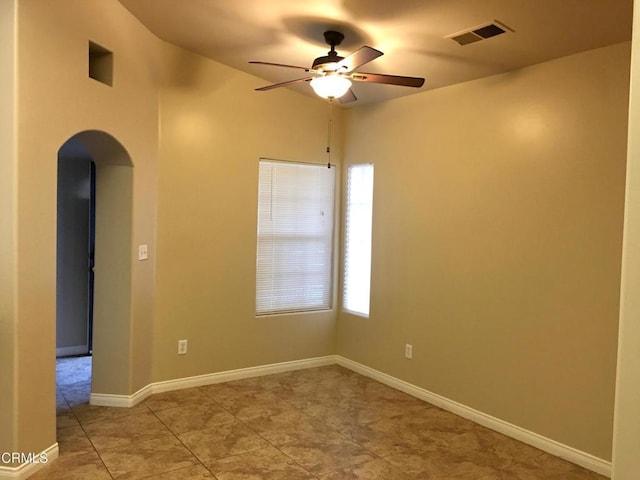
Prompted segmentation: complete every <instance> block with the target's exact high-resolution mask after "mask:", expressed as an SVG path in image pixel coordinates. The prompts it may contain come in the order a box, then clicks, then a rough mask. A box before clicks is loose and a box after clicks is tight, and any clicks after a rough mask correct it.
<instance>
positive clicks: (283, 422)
mask: <svg viewBox="0 0 640 480" xmlns="http://www.w3.org/2000/svg"><path fill="white" fill-rule="evenodd" d="M246 424H247V426H249V428H251V429H252V430H255V431H256V432H258V433H259V434H260V435H261V436H262V437H264V438H265V439H266V440H267V441H269V442H270V443H271V444H272V445H275V446H276V447H277V446H280V445H284V444H291V443H297V442H305V441H307V442H308V441H318V440H320V439H331V438H342V436H341V435H340V434H339V433H338V432H337V431H336V430H333V429H332V428H330V427H329V426H328V425H327V424H326V423H325V422H323V421H322V420H320V419H318V418H314V417H311V416H310V415H307V414H305V413H304V412H301V411H299V410H295V409H285V410H283V411H279V412H275V413H274V414H273V415H271V416H269V417H258V418H253V419H251V420H247V421H246Z"/></svg>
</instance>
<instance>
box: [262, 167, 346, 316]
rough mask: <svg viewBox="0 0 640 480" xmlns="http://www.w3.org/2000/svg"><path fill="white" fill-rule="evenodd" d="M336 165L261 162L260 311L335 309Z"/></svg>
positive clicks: (266, 312)
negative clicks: (333, 301)
mask: <svg viewBox="0 0 640 480" xmlns="http://www.w3.org/2000/svg"><path fill="white" fill-rule="evenodd" d="M334 185H335V168H327V167H326V165H325V166H321V165H309V164H301V163H291V162H278V161H273V160H264V159H261V160H260V168H259V186H258V251H257V261H256V314H257V315H266V314H273V313H284V312H296V311H309V310H322V309H329V308H331V302H332V287H333V281H332V276H333V268H332V267H333V210H334Z"/></svg>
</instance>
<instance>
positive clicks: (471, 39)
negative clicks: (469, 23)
mask: <svg viewBox="0 0 640 480" xmlns="http://www.w3.org/2000/svg"><path fill="white" fill-rule="evenodd" d="M507 32H514V30H513V29H512V28H509V27H507V26H506V25H505V24H504V23H502V22H499V21H498V20H494V21H493V22H489V23H484V24H482V25H478V26H477V27H473V28H468V29H467V30H463V31H461V32H457V33H453V34H451V35H447V36H446V37H444V38H450V39H451V40H454V41H455V42H457V43H458V44H460V45H469V44H470V43H475V42H479V41H480V40H486V39H487V38H491V37H495V36H497V35H502V34H503V33H507Z"/></svg>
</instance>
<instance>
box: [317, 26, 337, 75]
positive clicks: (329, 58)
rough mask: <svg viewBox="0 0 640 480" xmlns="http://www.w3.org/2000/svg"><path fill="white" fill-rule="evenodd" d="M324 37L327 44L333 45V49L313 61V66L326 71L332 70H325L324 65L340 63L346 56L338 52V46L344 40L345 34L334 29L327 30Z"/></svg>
mask: <svg viewBox="0 0 640 480" xmlns="http://www.w3.org/2000/svg"><path fill="white" fill-rule="evenodd" d="M324 39H325V41H326V42H327V44H328V45H329V46H330V47H331V50H329V51H328V52H327V55H326V56H324V57H318V58H316V59H315V60H314V61H313V65H312V66H311V68H312V69H313V70H324V71H332V70H331V69H329V70H325V69H323V68H319V67H322V66H323V65H326V64H330V63H338V62H339V61H340V60H342V59H343V58H344V57H341V56H340V55H338V54H337V53H336V46H338V45H340V44H341V43H342V41H343V40H344V35H343V34H342V33H340V32H336V31H334V30H327V31H326V32H324Z"/></svg>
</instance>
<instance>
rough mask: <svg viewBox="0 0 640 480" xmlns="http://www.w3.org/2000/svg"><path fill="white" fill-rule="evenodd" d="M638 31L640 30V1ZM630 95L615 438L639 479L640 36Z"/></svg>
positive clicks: (628, 478) (619, 463) (617, 452)
mask: <svg viewBox="0 0 640 480" xmlns="http://www.w3.org/2000/svg"><path fill="white" fill-rule="evenodd" d="M634 6H635V9H634V21H633V24H634V31H635V32H636V33H638V32H640V1H636V2H635V4H634ZM632 52H633V54H632V59H631V96H630V99H629V102H630V108H629V147H628V157H627V190H626V205H625V225H624V229H625V230H624V249H623V256H622V286H621V290H622V293H621V299H620V337H619V338H620V339H619V347H618V348H619V352H618V383H617V389H616V415H615V429H614V437H613V479H614V480H635V479H636V478H638V472H640V456H639V455H638V446H639V445H640V295H638V291H640V138H639V137H638V129H639V128H640V36H638V35H634V38H633V48H632Z"/></svg>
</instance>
